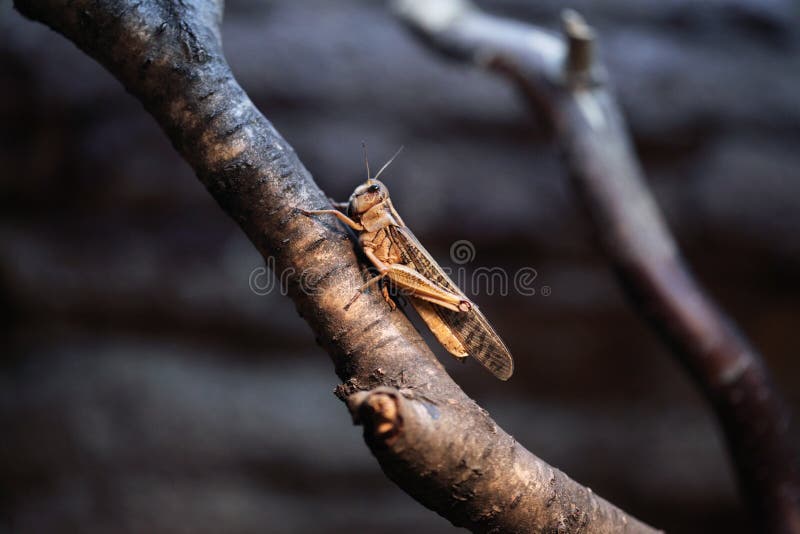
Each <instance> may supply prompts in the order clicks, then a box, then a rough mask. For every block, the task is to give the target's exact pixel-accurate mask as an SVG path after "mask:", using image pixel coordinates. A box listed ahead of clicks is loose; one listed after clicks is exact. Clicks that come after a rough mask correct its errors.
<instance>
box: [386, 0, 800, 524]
mask: <svg viewBox="0 0 800 534" xmlns="http://www.w3.org/2000/svg"><path fill="white" fill-rule="evenodd" d="M394 6H395V11H396V12H397V14H398V15H399V16H400V17H401V18H402V19H403V20H404V21H405V22H406V24H407V25H408V26H409V27H410V28H411V29H412V30H413V31H414V32H415V33H416V34H417V35H419V36H420V37H421V38H422V39H423V40H424V41H425V42H427V43H428V44H429V45H431V46H432V47H433V48H435V49H437V50H438V51H440V52H443V53H445V54H446V55H448V56H451V57H453V58H456V59H458V60H461V61H468V62H473V63H476V64H477V65H479V66H482V67H485V68H489V69H493V70H496V71H499V72H501V73H503V74H505V75H507V76H509V77H510V78H511V79H512V80H514V81H515V82H516V83H517V84H518V86H519V88H520V89H521V90H522V92H523V93H524V94H525V95H526V96H527V97H528V98H529V100H530V102H531V105H532V107H533V108H534V110H535V111H536V112H537V113H538V114H540V115H541V116H542V117H543V118H545V119H546V122H547V123H548V124H549V125H550V126H551V127H552V128H553V130H554V133H555V137H556V140H557V142H558V144H559V146H560V148H561V150H562V152H563V156H564V161H565V165H566V167H567V169H568V171H569V175H570V177H571V179H572V182H573V184H574V186H575V189H576V192H577V193H578V195H579V196H580V198H581V201H582V203H583V205H584V206H585V207H586V209H587V211H588V213H589V215H590V218H591V220H592V223H593V227H594V231H595V233H596V235H597V237H598V238H599V240H600V243H601V244H602V246H603V248H604V250H605V253H606V255H607V256H608V258H609V260H610V261H611V262H612V264H613V266H614V268H615V271H616V272H617V274H618V276H619V278H620V281H621V283H622V285H623V287H624V289H625V290H626V292H627V293H628V295H629V296H630V299H631V302H632V303H633V305H634V306H635V307H636V308H637V309H638V310H639V311H640V312H641V313H642V314H643V315H644V316H645V317H647V318H648V320H649V321H650V322H651V324H652V325H653V326H654V327H655V328H656V329H657V330H658V331H659V332H660V333H661V334H662V335H663V337H664V339H665V340H666V342H667V343H668V344H669V345H670V346H671V347H672V348H673V350H674V353H675V354H676V355H677V356H678V358H679V359H680V360H681V361H682V362H683V364H684V365H685V366H686V367H687V368H688V369H689V371H690V373H691V374H692V375H693V377H694V378H695V380H696V381H697V383H698V384H699V385H700V387H701V388H702V389H703V390H704V392H705V394H706V396H707V397H708V399H709V401H710V402H711V404H712V406H713V407H714V410H715V411H716V414H717V417H718V419H719V421H720V424H721V426H722V429H723V431H724V433H725V436H726V439H727V442H728V447H729V450H730V453H731V456H732V459H733V463H734V465H735V468H736V470H737V472H738V477H739V481H740V486H741V488H742V491H743V494H744V496H745V498H746V500H747V502H748V504H749V506H750V507H751V509H752V513H753V517H754V519H755V521H756V524H757V526H758V530H759V531H769V532H776V533H797V532H800V482H799V481H798V475H797V461H796V457H795V453H794V451H793V450H792V447H791V444H790V442H789V431H788V427H789V419H790V415H789V410H788V408H787V406H786V405H785V403H784V401H783V399H782V398H781V396H780V395H779V393H778V392H777V390H776V388H775V386H774V385H773V382H772V379H771V377H770V374H769V371H768V369H767V367H766V365H765V363H764V361H763V359H762V357H761V355H760V354H759V353H758V352H757V351H756V350H755V349H754V348H753V347H752V346H751V345H750V344H749V343H748V342H747V340H746V339H745V338H744V336H743V335H742V334H741V333H740V332H739V331H738V329H737V327H736V326H735V325H734V323H733V321H732V320H731V319H730V318H729V317H728V316H727V315H726V314H725V313H724V312H723V311H722V310H721V309H720V308H718V307H717V306H716V304H715V303H714V302H713V300H712V299H711V298H710V297H709V296H708V294H707V293H706V292H705V291H704V290H703V288H702V287H701V286H700V284H699V283H698V282H697V281H696V280H695V279H694V277H693V276H692V274H691V272H690V270H689V268H688V267H687V265H686V263H685V261H684V260H683V258H682V257H681V254H680V251H679V250H678V247H677V245H676V243H675V240H674V238H673V237H672V235H671V234H670V232H669V229H668V228H667V226H666V224H665V222H664V219H663V216H662V215H661V213H660V211H659V209H658V207H657V205H656V202H655V199H654V198H653V195H652V193H651V192H650V190H649V188H648V187H647V186H646V184H645V181H644V177H643V173H642V170H641V168H640V166H639V163H638V161H637V159H636V157H635V155H634V153H633V150H632V148H631V143H630V140H629V136H628V133H627V130H626V126H625V123H624V120H623V118H622V116H621V114H620V112H619V109H618V106H617V104H616V102H615V99H614V96H613V94H612V92H611V91H610V89H609V88H608V87H607V84H606V83H605V78H606V73H605V72H604V69H603V67H602V65H600V64H599V62H598V61H597V60H596V58H595V57H594V56H595V50H594V48H595V47H594V35H593V31H592V29H591V28H590V27H589V26H588V25H587V24H586V23H585V22H584V21H583V19H582V18H581V17H580V16H579V15H578V14H577V13H574V12H571V11H567V12H565V14H564V17H563V26H564V28H563V30H564V31H563V37H562V36H560V35H557V34H554V33H551V32H548V31H546V30H543V29H540V28H537V27H535V26H531V25H527V24H521V23H518V22H515V21H511V20H505V19H501V18H497V17H493V16H491V15H488V14H485V13H483V12H481V11H479V10H477V9H476V8H474V7H473V6H472V5H471V4H470V3H469V2H467V1H464V0H440V1H436V2H429V1H427V0H425V1H423V0H398V1H396V2H395V4H394ZM654 105H657V104H654Z"/></svg>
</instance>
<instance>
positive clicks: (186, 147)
mask: <svg viewBox="0 0 800 534" xmlns="http://www.w3.org/2000/svg"><path fill="white" fill-rule="evenodd" d="M15 5H16V8H17V9H18V10H19V11H20V12H21V13H23V14H25V15H26V16H28V17H30V18H32V19H34V20H38V21H41V22H44V23H45V24H47V25H49V26H50V27H51V28H53V29H55V30H56V31H58V32H60V33H62V34H64V35H65V36H66V37H67V38H69V39H71V40H72V41H74V42H75V43H76V44H77V45H78V46H79V47H80V48H81V49H82V50H83V51H85V52H86V53H87V54H89V55H90V56H92V57H94V58H95V59H97V60H98V61H99V62H100V63H101V64H103V65H104V66H105V67H106V68H107V69H108V70H109V71H111V72H112V73H113V74H114V75H115V76H116V77H117V78H118V79H119V80H120V81H121V82H122V83H123V84H124V86H125V88H126V89H127V90H128V91H130V92H131V93H132V94H133V95H134V96H136V97H137V98H138V99H139V100H140V101H141V102H142V103H143V104H144V106H145V108H146V109H147V110H148V111H149V112H150V113H151V114H152V115H153V116H154V117H155V119H156V120H157V121H158V123H159V124H160V125H161V127H162V128H163V129H164V131H165V132H166V133H167V135H168V136H169V138H170V139H171V141H172V143H173V144H174V145H175V147H176V149H177V150H178V151H179V152H180V153H181V154H182V155H183V157H184V158H186V160H187V161H189V163H190V164H191V165H192V167H193V168H194V170H195V171H196V173H197V176H198V177H199V179H200V180H201V181H202V182H203V184H205V186H206V188H207V189H208V190H209V192H210V193H211V194H212V195H213V196H214V198H215V199H216V200H217V201H218V203H219V204H220V206H222V208H223V209H224V210H225V211H226V212H227V213H228V214H229V215H230V216H231V217H233V218H234V219H235V220H236V221H237V222H238V223H239V224H240V225H241V227H242V229H243V230H244V231H245V233H246V234H247V235H248V237H249V238H250V239H251V240H252V241H253V243H254V244H255V245H256V247H257V248H258V250H259V251H260V252H261V253H262V255H264V257H268V256H271V257H273V258H274V259H275V265H276V269H277V270H279V271H282V272H284V273H286V272H290V273H293V274H292V276H291V277H290V278H289V290H290V295H291V297H292V299H293V300H294V302H295V304H296V306H297V309H298V311H299V312H300V314H301V315H302V316H304V317H305V318H306V320H307V321H308V323H309V324H310V326H311V328H312V330H313V331H314V333H315V335H316V336H317V339H318V341H319V343H320V344H321V345H322V346H323V347H325V348H326V349H327V350H328V352H330V354H331V356H332V358H333V361H334V363H335V366H336V372H337V374H338V375H339V377H340V378H341V379H342V380H343V381H344V384H343V385H341V386H340V387H339V388H338V394H339V396H340V397H342V398H346V399H349V402H350V406H351V407H352V409H353V411H354V412H355V413H356V414H357V415H358V418H359V420H360V421H364V422H365V424H366V425H365V435H366V438H367V442H368V444H369V445H370V448H371V449H372V451H373V453H374V454H375V456H376V457H377V458H378V460H379V462H380V464H381V466H382V467H383V469H384V471H385V472H386V474H387V475H388V476H389V477H390V478H391V479H392V480H394V481H395V482H396V483H397V484H398V485H399V486H400V487H402V488H403V489H404V490H405V491H407V492H408V493H409V494H410V495H411V496H413V497H414V498H415V499H417V500H418V501H420V502H421V503H423V504H424V505H426V506H428V507H429V508H431V509H433V510H435V511H436V512H438V513H440V514H441V515H443V516H445V517H446V518H448V519H449V520H450V521H452V522H453V523H454V524H456V525H459V526H465V527H467V528H470V529H472V530H474V531H477V532H485V531H493V532H496V531H507V532H531V531H548V532H555V531H564V529H568V530H570V531H574V530H579V529H585V530H591V531H592V532H636V533H640V532H641V533H645V532H653V530H652V529H651V528H649V527H647V526H646V525H644V524H642V523H640V522H639V521H637V520H636V519H633V518H632V517H630V516H628V515H626V514H625V513H623V512H622V511H620V510H618V509H617V508H615V507H614V506H613V505H611V504H609V503H608V502H606V501H605V500H603V499H601V498H600V497H598V496H596V495H594V494H593V493H592V492H591V490H589V489H587V488H584V487H582V486H580V485H579V484H577V483H576V482H574V481H572V480H570V479H569V478H568V477H567V476H566V475H565V474H564V473H562V472H560V471H558V470H556V469H553V468H551V467H549V466H547V465H546V464H545V463H544V462H542V461H541V460H539V459H538V458H536V457H535V456H534V455H533V454H531V453H530V452H528V451H527V450H525V449H524V448H523V447H522V446H521V445H519V444H518V443H516V441H515V440H514V439H513V438H512V437H511V436H509V435H508V434H507V433H505V432H504V431H503V430H501V429H500V428H498V427H497V425H495V423H494V422H493V421H492V419H491V418H490V417H489V415H488V414H487V413H486V412H485V411H484V410H482V409H481V408H480V407H479V406H478V405H477V404H475V403H474V402H473V401H472V400H471V399H470V398H468V397H467V396H466V395H465V394H464V392H463V391H462V390H461V389H460V388H459V387H458V386H457V385H456V384H455V383H454V382H453V381H452V380H451V379H450V377H449V376H448V375H447V373H445V371H444V369H443V367H442V366H441V364H440V363H439V362H438V361H437V360H436V358H435V357H434V355H433V354H432V353H431V351H430V349H429V348H428V347H427V346H426V345H425V343H424V342H423V340H422V339H421V337H420V336H419V334H418V333H417V332H416V331H415V330H414V328H413V327H412V326H411V324H410V323H409V322H408V320H407V319H406V318H405V316H404V315H403V314H402V313H400V312H394V313H393V312H391V311H390V309H389V307H388V306H387V304H386V303H385V302H384V301H383V299H382V298H381V297H380V296H377V295H365V296H363V297H362V298H360V299H359V300H358V301H357V302H356V303H355V304H354V305H353V306H352V307H351V308H350V311H349V312H345V311H344V310H343V306H344V305H345V303H346V302H347V301H348V300H349V298H350V296H351V295H352V291H353V288H355V287H358V286H359V285H360V284H361V282H362V278H361V277H362V274H361V270H360V268H359V264H358V261H357V258H356V254H355V252H354V247H353V243H352V241H351V240H350V239H349V234H348V233H346V232H345V231H344V230H343V229H342V228H341V227H340V225H338V224H336V223H335V222H334V221H330V222H327V221H322V222H320V221H317V220H311V219H309V218H307V217H304V216H302V215H300V214H299V213H298V209H300V208H302V209H313V208H324V207H329V203H328V201H327V200H326V197H325V195H324V194H323V193H322V191H320V190H319V188H318V187H317V186H316V184H315V183H314V182H313V180H312V178H311V176H310V175H309V173H308V171H307V170H306V169H305V167H304V166H303V165H302V163H301V162H300V160H299V159H298V157H297V155H296V154H295V153H294V151H293V150H292V149H291V147H290V146H289V145H288V143H286V141H285V140H284V139H283V138H282V137H281V136H280V134H278V132H277V131H276V130H275V129H274V128H273V126H272V125H271V124H270V123H269V122H268V121H267V120H266V119H265V118H264V117H263V116H262V115H261V113H260V112H259V111H258V110H257V109H256V108H255V107H254V106H253V104H252V102H251V101H250V100H249V99H248V97H247V95H246V94H245V93H244V91H243V90H242V88H241V87H240V86H239V85H238V84H237V83H236V81H235V80H234V78H233V75H232V74H231V71H230V69H229V67H228V64H227V63H226V61H225V59H224V57H223V54H222V46H221V39H220V30H219V22H220V19H221V17H222V2H221V0H220V1H213V0H195V1H189V0H69V1H68V0H16V3H15ZM265 53H268V51H266V52H265ZM385 387H389V389H382V388H385ZM374 388H381V389H374ZM365 391H366V393H363V392H365Z"/></svg>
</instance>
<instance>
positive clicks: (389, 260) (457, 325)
mask: <svg viewBox="0 0 800 534" xmlns="http://www.w3.org/2000/svg"><path fill="white" fill-rule="evenodd" d="M400 150H402V147H401V148H400ZM400 150H398V151H397V152H396V153H395V155H394V156H392V157H391V159H389V161H387V162H386V164H385V165H384V166H383V167H381V169H380V170H379V171H378V173H377V174H376V175H375V176H374V177H371V176H370V172H369V161H368V159H367V151H366V146H365V147H364V162H365V164H366V167H367V181H366V182H364V183H363V184H361V185H359V186H358V187H356V189H355V191H353V194H352V195H350V200H349V201H348V202H346V203H344V202H342V203H337V202H334V203H333V204H334V206H335V207H336V208H337V209H323V210H309V211H305V210H301V211H302V213H304V214H305V215H308V216H312V215H313V216H317V215H333V216H335V217H336V218H337V219H339V220H340V221H341V222H342V223H344V224H346V225H347V226H349V227H350V228H352V229H353V230H355V231H356V232H357V233H358V242H359V244H360V246H361V248H362V249H363V251H364V254H365V255H366V256H367V258H368V259H369V260H370V262H371V263H372V265H373V266H374V267H375V269H376V270H377V271H378V274H377V276H374V277H373V278H371V279H369V280H368V281H367V282H366V283H365V284H364V285H362V286H361V287H360V288H359V290H358V291H357V292H356V294H355V295H354V296H353V298H352V299H351V300H350V302H348V303H347V305H346V306H345V309H349V307H350V306H351V305H352V304H353V302H355V300H356V299H357V298H358V297H359V296H360V295H361V293H362V292H363V291H364V290H365V289H367V288H368V287H370V286H372V285H373V284H376V283H379V282H382V284H381V286H382V293H383V297H384V298H385V299H386V301H387V303H388V304H389V306H391V308H392V310H394V309H395V308H396V306H397V305H396V304H395V302H394V301H393V300H392V298H391V296H390V295H389V291H388V288H387V284H386V281H387V279H388V281H389V283H391V284H392V285H393V286H394V287H395V288H397V289H400V290H402V291H403V294H404V295H405V296H406V297H407V298H408V300H409V302H410V303H411V304H412V306H413V307H414V309H415V310H416V311H417V313H418V314H419V315H420V317H421V318H422V320H423V321H425V324H427V326H428V328H430V330H431V332H432V333H433V335H434V336H436V339H437V340H438V341H439V343H441V344H442V346H444V348H445V349H447V351H448V352H449V353H450V354H452V355H453V356H455V357H456V358H459V359H462V358H466V357H467V356H472V357H474V358H475V359H476V360H478V361H479V362H480V363H481V364H483V366H484V367H486V368H487V369H488V370H489V371H491V372H492V373H493V374H494V375H495V376H496V377H497V378H499V379H500V380H508V379H509V378H510V377H511V374H512V373H513V371H514V361H513V359H512V358H511V354H510V353H509V351H508V348H507V347H506V345H505V344H504V343H503V340H501V339H500V336H498V335H497V333H496V332H495V331H494V329H493V328H492V326H491V325H490V324H489V322H488V321H487V320H486V317H484V315H483V314H482V313H481V312H480V310H478V307H477V306H476V305H475V304H474V303H473V302H472V301H471V300H470V299H469V298H467V297H466V296H465V295H464V293H463V292H462V291H461V290H460V289H459V288H458V286H457V285H456V284H455V283H454V282H453V280H451V279H450V277H449V276H447V274H446V273H445V272H444V270H442V268H441V267H440V266H439V264H438V263H436V260H434V259H433V258H432V257H431V255H430V254H429V253H428V251H427V250H425V248H424V247H423V246H422V245H421V244H420V242H419V241H418V240H417V238H416V237H415V236H414V234H412V233H411V230H409V229H408V227H407V226H406V225H405V223H404V222H403V219H402V218H401V217H400V215H399V214H398V213H397V210H395V208H394V205H393V204H392V200H391V199H390V198H389V190H388V189H387V188H386V185H384V184H383V183H382V182H380V181H378V177H379V176H380V175H381V173H382V172H383V171H384V170H385V169H386V168H387V167H388V166H389V164H391V163H392V161H394V159H395V158H396V157H397V155H398V154H399V153H400ZM343 210H346V212H347V213H346V214H345V213H343Z"/></svg>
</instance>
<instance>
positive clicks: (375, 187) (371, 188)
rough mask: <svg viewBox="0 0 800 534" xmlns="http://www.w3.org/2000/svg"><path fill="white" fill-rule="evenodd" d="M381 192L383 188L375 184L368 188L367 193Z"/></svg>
mask: <svg viewBox="0 0 800 534" xmlns="http://www.w3.org/2000/svg"><path fill="white" fill-rule="evenodd" d="M380 190H381V186H379V185H378V184H375V185H371V186H369V187H368V188H367V193H377V192H378V191H380Z"/></svg>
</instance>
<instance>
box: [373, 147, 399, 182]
mask: <svg viewBox="0 0 800 534" xmlns="http://www.w3.org/2000/svg"><path fill="white" fill-rule="evenodd" d="M402 151H403V146H402V145H401V146H400V148H398V149H397V152H395V153H394V156H392V157H391V158H389V161H387V162H386V163H384V164H383V167H381V170H379V171H378V174H376V175H375V176H373V177H372V179H373V180H377V179H378V176H380V175H381V173H382V172H383V171H385V170H386V167H388V166H389V165H391V163H392V162H393V161H394V158H396V157H397V156H399V155H400V152H402Z"/></svg>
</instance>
